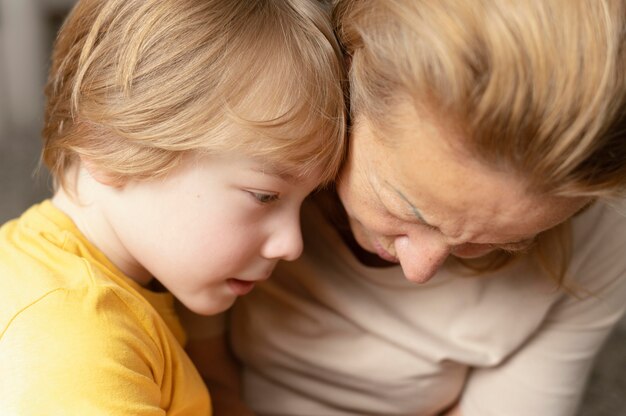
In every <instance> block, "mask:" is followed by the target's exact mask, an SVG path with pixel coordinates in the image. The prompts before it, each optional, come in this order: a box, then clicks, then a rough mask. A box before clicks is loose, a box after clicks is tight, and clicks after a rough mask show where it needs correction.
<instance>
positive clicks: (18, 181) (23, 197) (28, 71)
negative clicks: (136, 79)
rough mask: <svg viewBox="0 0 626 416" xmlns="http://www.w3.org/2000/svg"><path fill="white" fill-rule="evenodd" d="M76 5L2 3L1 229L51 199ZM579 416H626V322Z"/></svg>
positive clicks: (61, 0)
mask: <svg viewBox="0 0 626 416" xmlns="http://www.w3.org/2000/svg"><path fill="white" fill-rule="evenodd" d="M74 3H75V0H0V223H4V222H5V221H7V220H9V219H11V218H13V217H15V216H18V215H19V214H20V213H21V212H22V211H23V210H25V209H26V208H28V207H29V206H30V205H32V204H33V203H36V202H38V201H40V200H42V199H43V198H46V197H48V196H49V195H50V190H51V184H50V181H49V177H48V174H47V172H46V171H45V169H42V170H41V171H38V170H37V166H38V161H39V149H40V144H41V143H40V131H41V128H42V124H43V122H42V120H43V105H44V99H43V86H44V83H45V78H46V73H47V70H48V65H49V53H50V49H51V46H52V43H53V41H54V37H55V35H56V32H57V30H58V28H59V26H60V25H61V23H62V21H63V18H64V16H65V15H66V14H67V12H68V11H69V9H70V8H71V7H72V5H73V4H74ZM624 302H626V299H625V300H624ZM229 416H230V415H229ZM233 416H234V415H233ZM320 416H323V415H320ZM502 416H506V415H502ZM529 416H549V415H529ZM578 416H626V318H625V319H622V321H621V322H620V324H619V325H618V327H617V328H616V330H615V331H614V332H613V334H612V335H611V337H610V338H609V339H608V341H607V343H606V344H605V346H604V348H603V349H602V351H601V352H600V354H599V356H598V359H597V361H596V364H595V366H594V369H593V373H592V376H591V380H590V382H589V385H588V388H587V391H586V393H585V396H584V398H583V403H582V407H581V410H580V412H579V413H578Z"/></svg>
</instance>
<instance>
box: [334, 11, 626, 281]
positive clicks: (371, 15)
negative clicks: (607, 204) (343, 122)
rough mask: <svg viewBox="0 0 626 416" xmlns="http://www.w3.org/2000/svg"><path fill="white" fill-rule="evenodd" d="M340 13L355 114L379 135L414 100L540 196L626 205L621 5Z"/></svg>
mask: <svg viewBox="0 0 626 416" xmlns="http://www.w3.org/2000/svg"><path fill="white" fill-rule="evenodd" d="M336 3H337V4H336V7H335V13H334V20H335V26H336V31H337V33H338V36H339V39H340V42H341V43H342V46H343V47H344V49H345V52H346V54H347V55H348V56H349V59H350V60H351V64H350V71H349V80H350V94H351V113H352V116H353V117H354V116H355V115H358V116H364V117H366V118H367V119H368V121H369V122H370V124H371V125H373V126H374V128H375V129H378V130H379V131H380V132H381V134H380V136H382V137H384V136H386V135H385V134H384V132H385V131H386V130H387V131H388V130H389V128H391V127H390V124H393V123H390V119H391V118H390V117H391V115H393V114H394V111H395V109H396V108H397V107H398V104H400V103H403V102H407V101H408V102H410V103H412V104H413V105H414V106H415V108H416V109H420V108H425V109H428V110H431V111H433V112H434V113H435V114H439V115H443V116H445V117H446V120H447V121H449V122H451V123H452V124H453V125H455V126H456V127H458V128H459V129H460V131H462V132H463V137H464V140H465V141H464V142H463V148H464V149H465V150H467V151H468V152H469V153H470V154H471V155H472V156H473V157H475V158H477V160H480V161H482V162H484V163H486V164H487V166H492V167H494V168H496V169H500V170H505V171H508V172H512V173H514V174H516V175H518V176H519V177H520V178H523V179H524V180H525V181H527V184H528V189H529V190H530V191H531V192H536V193H546V194H550V195H560V196H584V197H591V198H598V197H606V198H610V197H616V196H621V195H623V194H624V191H625V190H626V136H625V128H626V119H625V117H624V116H625V113H624V110H625V108H626V107H625V103H626V43H625V33H626V21H625V17H626V10H625V3H624V2H623V1H622V0H576V1H573V0H551V1H544V0H509V1H502V0H474V1H462V0H437V1H428V0H422V1H420V0H411V1H406V0H358V1H356V0H338V1H336ZM400 127H401V126H400ZM387 136H388V135H387ZM564 228H566V227H559V229H564ZM557 233H560V234H561V236H563V233H562V232H561V231H557V230H553V231H551V232H548V233H546V236H544V237H543V238H542V240H543V242H542V241H541V240H540V243H542V244H543V245H547V246H550V247H551V249H550V250H551V252H550V253H549V255H546V253H547V252H546V251H545V250H544V251H543V253H541V250H539V251H540V253H539V254H540V256H539V257H540V258H542V257H543V258H544V259H548V260H547V262H548V263H550V262H553V263H555V264H553V266H547V267H548V269H552V271H553V272H554V273H552V274H556V275H559V279H560V278H562V277H563V274H564V270H565V269H564V267H565V266H564V264H566V263H567V256H568V254H566V253H567V251H568V249H567V247H566V246H567V244H560V243H559V244H556V243H555V241H557V240H563V238H558V236H557V235H555V234H557ZM550 234H551V235H550ZM548 240H550V241H552V242H551V243H547V241H548ZM542 244H540V245H542ZM555 246H559V247H561V249H560V250H556V251H557V252H559V251H560V254H558V253H556V252H554V251H553V250H555V248H554V247H555ZM504 263H506V262H504ZM504 263H502V262H500V263H499V264H504ZM544 263H545V262H544ZM493 264H498V262H493V263H492V265H493ZM490 267H491V266H489V267H487V268H488V269H489V268H490Z"/></svg>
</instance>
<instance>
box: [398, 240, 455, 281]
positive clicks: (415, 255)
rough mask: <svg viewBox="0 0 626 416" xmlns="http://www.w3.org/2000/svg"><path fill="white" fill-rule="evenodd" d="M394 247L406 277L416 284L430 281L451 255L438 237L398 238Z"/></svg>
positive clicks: (447, 247)
mask: <svg viewBox="0 0 626 416" xmlns="http://www.w3.org/2000/svg"><path fill="white" fill-rule="evenodd" d="M394 247H395V250H396V256H397V258H398V260H399V261H400V265H401V266H402V272H403V273H404V277H406V278H407V280H410V281H411V282H415V283H425V282H427V281H429V280H430V279H431V278H432V277H433V276H434V275H435V273H437V270H439V268H440V267H441V265H442V264H443V262H444V261H445V260H446V258H447V257H448V255H450V247H449V246H448V245H446V244H445V243H444V242H443V241H442V240H441V239H440V238H437V237H436V236H424V235H422V236H421V237H419V238H409V237H408V236H406V235H402V236H398V237H396V239H395V240H394Z"/></svg>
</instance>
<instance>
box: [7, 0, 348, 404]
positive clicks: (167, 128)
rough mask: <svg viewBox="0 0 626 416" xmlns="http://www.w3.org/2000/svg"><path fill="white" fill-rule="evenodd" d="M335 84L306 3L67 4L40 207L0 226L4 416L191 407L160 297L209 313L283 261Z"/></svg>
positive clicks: (320, 156) (339, 130)
mask: <svg viewBox="0 0 626 416" xmlns="http://www.w3.org/2000/svg"><path fill="white" fill-rule="evenodd" d="M341 77H342V65H341V59H340V53H339V49H338V47H337V44H336V43H335V40H334V38H333V35H332V30H331V27H330V25H329V22H328V16H327V15H326V9H325V7H324V6H323V5H322V4H320V3H319V2H317V1H314V0H257V1H250V0H100V1H97V0H81V1H79V2H78V3H77V5H76V6H75V8H74V9H73V10H72V12H71V14H70V16H69V17H68V19H67V21H66V22H65V24H64V25H63V27H62V29H61V31H60V33H59V36H58V39H57V41H56V44H55V47H54V52H53V60H52V68H51V71H50V78H49V81H48V85H47V89H46V94H47V97H48V103H47V111H46V125H45V129H44V148H43V161H44V163H45V164H46V165H47V167H48V168H49V169H50V170H51V172H52V174H53V176H54V178H55V181H56V185H57V186H56V191H55V194H54V197H53V198H52V199H51V200H47V201H44V202H42V203H41V204H38V205H36V206H34V207H32V208H30V209H29V210H28V211H27V212H25V213H24V214H23V216H22V217H20V218H19V219H17V220H14V221H11V222H9V223H7V224H5V225H4V226H3V227H2V228H1V229H0V296H1V300H0V305H1V306H0V374H1V375H2V376H1V377H0V403H2V412H3V414H20V415H42V414H47V415H50V414H81V415H95V414H103V415H117V414H119V415H163V414H168V415H169V414H172V415H173V414H176V415H206V414H210V413H211V410H210V400H209V395H208V393H207V391H206V389H205V387H204V385H203V382H202V380H201V378H200V376H199V374H198V373H197V371H196V370H195V368H194V366H193V365H192V363H191V361H190V360H189V358H188V357H187V355H186V354H185V352H184V350H183V346H184V344H185V334H184V331H183V330H182V328H181V326H180V324H179V323H178V319H177V317H176V314H175V312H174V309H173V300H174V297H176V298H177V299H178V300H179V301H180V302H181V303H182V304H184V305H185V306H186V307H188V308H189V309H190V310H192V311H194V312H196V313H199V314H203V315H209V314H215V313H218V312H221V311H223V310H225V309H227V308H228V307H229V306H230V305H231V304H232V303H233V302H234V300H235V299H236V297H237V296H239V295H244V294H245V293H247V292H249V291H250V290H251V289H252V288H253V286H254V283H255V282H257V281H260V280H264V279H266V278H268V276H269V274H270V272H271V270H272V269H273V267H274V265H275V264H276V263H277V262H278V260H280V259H285V260H292V259H295V258H296V257H298V255H299V254H300V251H301V246H302V243H301V236H300V229H299V209H300V204H301V203H302V201H303V199H304V198H305V197H306V196H307V194H309V193H310V192H311V191H312V190H314V189H315V188H316V187H317V186H318V185H320V184H321V183H324V182H327V181H328V180H330V179H331V178H332V177H333V176H334V175H335V173H336V171H337V169H338V165H339V162H340V161H341V159H342V156H343V151H344V141H343V140H344V106H343V94H342V88H341V85H340V79H341ZM172 295H173V296H172Z"/></svg>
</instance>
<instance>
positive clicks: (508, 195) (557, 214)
mask: <svg viewBox="0 0 626 416" xmlns="http://www.w3.org/2000/svg"><path fill="white" fill-rule="evenodd" d="M401 121H402V123H401V124H400V125H401V126H402V129H398V130H399V133H398V134H397V136H395V137H391V138H386V139H385V138H379V137H375V134H374V132H373V130H372V129H371V128H370V126H369V124H368V122H367V120H365V119H363V118H357V119H356V121H355V125H354V128H353V131H352V137H351V143H350V155H349V158H348V161H347V164H346V166H345V167H344V170H343V172H342V174H341V176H340V178H339V181H338V185H337V186H338V192H339V197H340V198H341V201H342V202H343V204H344V207H345V209H346V211H347V213H348V217H349V219H350V225H351V228H352V232H353V233H354V236H355V238H356V240H357V241H358V243H359V244H360V245H361V246H362V247H363V248H364V249H365V250H367V251H369V252H372V253H376V254H378V256H380V257H381V258H383V259H385V260H388V261H391V262H397V263H399V264H400V265H401V266H402V270H403V272H404V275H405V277H406V278H407V279H408V280H411V281H414V282H418V283H422V282H426V281H428V280H429V279H430V278H431V277H432V276H433V275H434V274H435V273H436V271H437V269H438V268H439V267H440V266H441V264H442V263H443V262H444V261H445V259H446V258H447V257H448V256H449V255H453V256H457V257H462V258H472V257H479V256H483V255H485V254H487V253H489V252H491V251H493V250H496V249H504V250H509V251H518V250H524V249H526V248H528V247H529V246H530V245H531V244H532V243H533V240H534V239H535V237H536V236H537V234H539V233H540V232H542V231H545V230H547V229H549V228H552V227H554V226H556V225H558V224H559V223H561V222H563V221H565V220H566V219H567V218H569V217H570V216H572V215H573V214H574V213H576V212H577V211H578V210H579V209H581V208H582V207H583V206H584V205H585V204H586V203H587V202H588V199H586V198H564V197H554V196H546V195H538V194H533V193H531V192H529V191H527V190H526V189H525V183H524V181H522V180H521V179H520V178H519V177H516V176H513V175H511V174H509V173H506V172H501V171H496V170H493V169H491V168H489V167H487V166H485V165H483V164H481V163H480V162H478V161H476V160H473V159H472V158H470V157H469V156H467V154H464V152H462V151H461V148H460V147H459V146H458V145H456V146H453V145H452V144H453V143H459V142H460V137H459V136H457V135H455V133H452V132H451V131H450V130H446V129H445V126H441V123H435V122H433V121H426V120H424V119H420V118H418V117H417V116H416V115H415V113H413V116H412V117H410V116H405V117H403V118H402V119H401ZM437 124H439V125H437ZM442 127H443V128H442Z"/></svg>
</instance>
